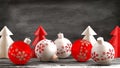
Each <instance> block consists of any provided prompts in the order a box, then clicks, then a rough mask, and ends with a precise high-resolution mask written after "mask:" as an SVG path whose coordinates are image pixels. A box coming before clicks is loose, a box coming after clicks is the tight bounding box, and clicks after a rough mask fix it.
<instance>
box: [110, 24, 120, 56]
mask: <svg viewBox="0 0 120 68" xmlns="http://www.w3.org/2000/svg"><path fill="white" fill-rule="evenodd" d="M110 34H111V35H112V36H113V37H112V38H111V39H110V40H109V42H110V43H111V44H112V45H113V47H114V49H115V58H117V57H120V52H119V51H120V28H119V26H116V27H115V29H114V30H113V31H112V32H111V33H110Z"/></svg>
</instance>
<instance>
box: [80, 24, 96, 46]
mask: <svg viewBox="0 0 120 68" xmlns="http://www.w3.org/2000/svg"><path fill="white" fill-rule="evenodd" d="M82 35H85V37H84V38H83V39H84V40H87V41H89V42H90V43H91V44H92V46H94V44H95V43H96V39H95V38H94V37H93V35H97V34H96V33H95V31H94V30H93V29H92V28H91V27H90V26H88V27H87V28H86V29H85V31H83V33H82Z"/></svg>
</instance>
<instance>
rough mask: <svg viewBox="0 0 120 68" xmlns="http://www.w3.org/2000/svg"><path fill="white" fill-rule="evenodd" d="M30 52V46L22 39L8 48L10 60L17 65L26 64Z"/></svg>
mask: <svg viewBox="0 0 120 68" xmlns="http://www.w3.org/2000/svg"><path fill="white" fill-rule="evenodd" d="M31 53H32V50H31V48H30V46H29V45H28V44H26V43H24V42H23V41H16V42H14V43H13V44H12V45H11V46H10V48H9V50H8V56H9V59H10V61H12V62H13V63H14V64H17V65H23V64H26V63H27V62H28V61H29V60H30V58H31V56H32V54H31Z"/></svg>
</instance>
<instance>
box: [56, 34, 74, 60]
mask: <svg viewBox="0 0 120 68" xmlns="http://www.w3.org/2000/svg"><path fill="white" fill-rule="evenodd" d="M54 43H55V45H56V46H57V56H58V57H59V58H67V57H69V56H70V55H71V47H72V43H71V42H70V41H69V40H68V39H67V38H64V35H63V33H59V34H58V38H57V39H56V40H55V41H54Z"/></svg>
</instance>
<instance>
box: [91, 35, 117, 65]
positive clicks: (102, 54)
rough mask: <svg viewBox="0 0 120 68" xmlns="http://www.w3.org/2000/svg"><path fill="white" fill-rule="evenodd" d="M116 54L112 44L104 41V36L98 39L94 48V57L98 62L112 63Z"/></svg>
mask: <svg viewBox="0 0 120 68" xmlns="http://www.w3.org/2000/svg"><path fill="white" fill-rule="evenodd" d="M114 54H115V51H114V48H113V47H112V45H111V44H110V43H108V42H106V41H104V40H103V38H102V37H99V38H98V39H97V42H96V43H95V46H93V48H92V59H93V60H94V61H95V62H96V63H97V64H110V63H111V62H112V60H113V59H114Z"/></svg>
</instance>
